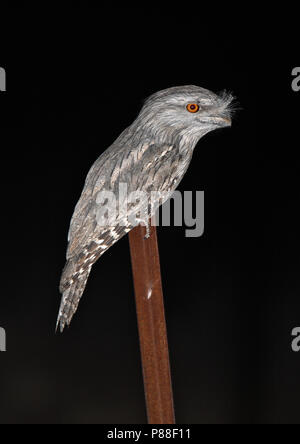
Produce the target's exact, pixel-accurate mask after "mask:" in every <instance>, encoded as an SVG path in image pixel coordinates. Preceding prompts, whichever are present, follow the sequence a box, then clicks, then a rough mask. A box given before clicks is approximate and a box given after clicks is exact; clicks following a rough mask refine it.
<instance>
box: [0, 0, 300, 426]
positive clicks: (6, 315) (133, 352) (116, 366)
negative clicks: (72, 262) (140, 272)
mask: <svg viewBox="0 0 300 444" xmlns="http://www.w3.org/2000/svg"><path fill="white" fill-rule="evenodd" d="M173 8H175V9H173V10H172V11H168V12H163V11H160V10H152V11H147V10H144V12H143V11H142V9H140V10H137V9H134V8H132V9H131V10H130V9H129V10H127V11H126V10H125V9H121V8H120V9H118V8H115V10H114V11H113V12H111V13H108V12H107V11H105V10H103V9H101V8H99V9H96V8H95V9H92V8H90V9H75V8H70V9H69V10H67V11H61V10H57V11H56V12H53V11H52V12H51V13H50V11H47V10H40V11H33V10H32V11H30V10H25V9H21V8H19V9H17V8H16V9H12V8H11V9H10V10H9V11H8V12H5V13H3V14H2V16H1V19H0V21H1V48H0V66H3V67H5V68H6V71H7V92H6V93H0V94H1V95H0V109H1V120H0V131H1V133H0V143H1V179H2V180H1V182H2V186H1V190H2V196H1V197H2V205H1V210H2V222H3V229H2V252H1V256H2V262H3V265H2V268H1V271H2V273H1V275H2V285H1V297H0V326H1V327H4V328H5V329H6V332H7V352H6V353H1V354H0V423H2V424H7V423H10V424H15V423H51V424H56V423H80V424H81V423H108V424H111V423H123V424H126V423H144V422H146V413H145V405H144V395H143V381H142V373H141V365H140V355H139V345H138V334H137V325H136V315H135V305H134V295H133V285H132V276H131V267H130V257H129V249H128V239H127V238H123V239H122V240H121V241H120V242H118V243H117V244H116V245H115V246H114V247H113V248H112V249H111V250H109V251H108V252H107V253H106V254H105V255H104V256H103V257H102V258H101V260H100V261H99V262H98V263H97V264H96V265H95V266H94V268H93V272H92V274H91V276H90V279H89V281H88V285H87V288H86V291H85V294H84V297H83V299H82V301H81V304H80V307H79V311H78V313H77V314H76V316H75V318H74V320H73V322H72V324H71V327H70V328H69V329H68V330H67V331H66V332H65V333H64V334H63V335H60V334H57V335H55V333H54V330H55V323H56V316H57V312H58V307H59V302H60V295H59V292H58V283H59V279H60V273H61V270H62V268H63V265H64V257H65V249H66V235H67V231H68V226H69V221H70V218H71V215H72V211H73V208H74V206H75V204H76V202H77V200H78V198H79V195H80V192H81V189H82V186H83V183H84V179H85V176H86V174H87V172H88V170H89V168H90V166H91V164H92V163H93V162H94V161H95V159H96V158H97V157H98V156H99V155H100V154H101V153H102V152H103V151H104V150H105V149H106V148H107V147H108V146H109V145H110V143H111V142H112V141H113V140H114V139H115V138H116V137H117V136H118V135H119V133H120V132H121V131H122V130H123V129H124V128H125V127H126V126H128V125H129V124H130V123H131V122H132V121H133V119H134V118H135V116H136V115H137V113H138V111H139V109H140V107H141V105H142V103H143V100H144V99H145V98H146V97H147V96H149V95H150V94H151V93H153V92H155V91H157V90H159V89H163V88H167V87H170V86H175V85H184V84H195V85H199V86H203V87H206V88H208V89H211V90H213V91H220V90H222V89H227V90H230V91H232V92H233V93H234V95H235V96H236V97H237V99H238V102H239V105H240V107H241V110H240V111H238V112H237V113H236V116H235V118H234V121H233V126H232V128H231V129H226V130H222V131H216V132H214V133H211V134H209V135H207V136H206V137H205V138H204V139H203V140H201V141H200V142H199V145H198V147H197V148H196V150H195V154H194V158H193V162H192V164H191V166H190V168H189V171H188V173H187V174H186V176H185V178H184V180H183V181H182V182H181V184H180V187H179V189H180V190H182V191H183V190H194V191H195V190H204V191H205V234H204V235H203V236H202V237H200V238H186V237H185V236H184V228H179V227H168V228H167V227H161V228H159V231H158V234H159V243H160V254H161V265H162V275H163V286H164V295H165V305H166V317H167V326H168V336H169V346H170V356H171V367H172V376H173V386H174V398H175V407H176V417H177V421H178V423H186V424H188V423H196V424H199V423H211V424H219V423H225V424H239V423H246V424H248V423H249V424H256V423H269V424H279V423H297V424H299V423H300V413H299V402H300V401H299V398H300V380H299V372H300V353H299V354H297V353H294V352H292V349H291V341H292V337H291V331H292V329H293V328H294V327H298V326H300V297H299V272H298V269H299V234H298V227H299V216H298V206H299V181H298V174H299V164H298V160H297V154H298V150H299V143H298V141H297V138H296V135H297V133H298V128H297V125H298V124H299V111H298V110H299V99H300V92H299V93H296V92H293V91H292V89H291V81H292V77H291V71H292V68H294V67H295V66H299V58H298V59H297V53H299V51H298V50H296V39H295V37H296V31H295V32H293V29H294V28H293V25H292V23H291V22H289V32H288V33H285V34H284V35H283V33H282V32H281V31H282V29H281V27H280V25H279V24H277V23H276V22H275V21H274V22H273V23H272V24H270V23H269V22H268V21H263V20H262V19H260V20H259V19H258V18H257V17H256V18H253V19H252V21H251V24H249V25H246V23H245V20H246V16H247V15H248V12H247V10H246V8H245V11H244V12H243V13H241V15H240V16H239V19H238V20H236V19H234V18H232V19H231V21H230V20H226V19H225V18H224V20H223V17H222V16H221V14H220V17H219V19H220V20H219V21H220V24H219V23H218V20H217V18H216V17H212V16H208V17H207V18H205V16H204V15H203V14H201V13H200V12H198V11H197V10H196V9H194V8H193V7H191V6H188V5H187V6H186V7H184V6H181V9H179V8H177V9H176V7H175V6H173ZM284 20H285V19H283V21H284Z"/></svg>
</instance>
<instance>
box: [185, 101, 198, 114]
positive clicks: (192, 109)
mask: <svg viewBox="0 0 300 444" xmlns="http://www.w3.org/2000/svg"><path fill="white" fill-rule="evenodd" d="M186 109H187V110H188V111H189V112H190V113H196V112H197V111H199V105H198V104H197V103H189V104H188V105H187V107H186Z"/></svg>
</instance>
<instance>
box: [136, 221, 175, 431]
mask: <svg viewBox="0 0 300 444" xmlns="http://www.w3.org/2000/svg"><path fill="white" fill-rule="evenodd" d="M145 235H146V228H145V227H144V226H141V225H139V226H137V227H136V228H134V229H133V230H132V231H131V232H130V233H129V243H130V253H131V262H132V271H133V280H134V289H135V299H136V311H137V320H138V329H139V338H140V349H141V357H142V367H143V377H144V387H145V397H146V407H147V416H148V423H149V424H175V416H174V407H173V394H172V383H171V373H170V364H169V351H168V340H167V329H166V322H165V313H164V301H163V292H162V283H161V273H160V262H159V252H158V244H157V234H156V227H155V226H151V227H150V237H149V238H148V239H146V238H145Z"/></svg>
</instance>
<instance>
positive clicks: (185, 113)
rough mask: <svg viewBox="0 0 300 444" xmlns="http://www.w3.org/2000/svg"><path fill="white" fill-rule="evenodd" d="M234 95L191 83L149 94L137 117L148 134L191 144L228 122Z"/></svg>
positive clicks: (225, 125) (226, 124) (139, 126)
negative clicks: (218, 92)
mask: <svg viewBox="0 0 300 444" xmlns="http://www.w3.org/2000/svg"><path fill="white" fill-rule="evenodd" d="M232 101H233V96H232V95H231V94H229V93H226V92H223V93H221V94H220V95H217V94H215V93H213V92H211V91H209V90H207V89H204V88H200V87H198V86H194V85H188V86H176V87H173V88H168V89H165V90H162V91H159V92H157V93H155V94H153V95H152V96H150V97H149V98H148V99H147V100H146V102H145V104H144V106H143V108H142V110H141V112H140V114H139V116H138V119H137V123H138V128H140V129H143V130H144V131H145V130H146V131H147V132H149V133H150V134H149V135H151V137H160V138H163V139H165V140H166V139H168V140H169V139H170V138H174V137H180V138H184V140H185V141H186V142H191V143H192V144H193V145H194V144H195V143H196V142H197V141H198V140H199V139H200V138H201V137H202V136H204V135H205V134H206V133H208V132H210V131H213V130H215V129H217V128H221V127H227V126H230V125H231V115H232V107H231V103H232Z"/></svg>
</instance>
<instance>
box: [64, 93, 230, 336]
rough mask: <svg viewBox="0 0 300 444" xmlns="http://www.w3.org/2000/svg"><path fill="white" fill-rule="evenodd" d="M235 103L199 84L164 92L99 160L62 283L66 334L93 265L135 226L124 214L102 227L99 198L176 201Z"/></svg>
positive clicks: (79, 208)
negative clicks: (123, 187) (199, 147)
mask: <svg viewBox="0 0 300 444" xmlns="http://www.w3.org/2000/svg"><path fill="white" fill-rule="evenodd" d="M231 102H232V96H231V95H229V94H226V93H223V94H221V95H220V96H218V95H216V94H214V93H212V92H210V91H208V90H206V89H203V88H200V87H198V86H193V85H190V86H180V87H173V88H169V89H166V90H163V91H159V92H157V93H155V94H153V95H152V96H151V97H149V98H148V100H146V102H145V104H144V106H143V108H142V110H141V112H140V114H139V115H138V117H137V118H136V120H135V121H134V122H133V124H132V125H131V126H129V127H128V128H126V129H125V131H123V132H122V134H121V135H120V136H119V137H118V138H117V140H116V141H115V142H114V143H113V144H112V145H111V146H110V147H109V148H108V149H107V150H106V151H105V152H104V153H103V154H102V155H101V156H100V157H99V158H98V160H96V162H95V163H94V165H93V166H92V168H91V170H90V172H89V173H88V176H87V178H86V182H85V186H84V189H83V192H82V195H81V197H80V200H79V202H78V203H77V205H76V208H75V211H74V214H73V218H72V221H71V226H70V231H69V246H68V250H67V263H66V265H65V268H64V271H63V274H62V278H61V283H60V291H61V293H62V294H63V296H62V301H61V307H60V311H59V316H58V321H57V324H58V325H60V329H61V331H62V330H63V329H64V327H65V325H66V324H67V325H69V324H70V322H71V319H72V317H73V315H74V313H75V311H76V309H77V306H78V303H79V300H80V298H81V296H82V293H83V291H84V288H85V285H86V282H87V279H88V276H89V274H90V271H91V267H92V265H93V264H94V263H95V262H96V261H97V259H99V257H100V256H101V255H102V254H103V253H104V252H105V251H106V250H107V249H108V248H110V247H111V246H112V245H113V244H114V243H115V242H117V241H118V240H119V239H120V238H121V237H122V236H124V235H125V234H126V233H128V232H129V231H130V230H131V229H132V228H133V227H134V225H133V224H132V223H129V222H128V221H127V219H126V217H125V216H126V215H124V214H123V213H120V214H117V218H116V223H115V224H114V226H100V225H99V224H98V223H97V218H96V213H97V210H98V207H99V204H97V195H98V193H99V192H100V191H103V190H108V191H113V192H114V193H115V195H116V196H117V197H118V193H119V184H120V183H126V184H127V186H128V193H130V192H132V191H136V190H142V191H145V192H147V193H150V192H151V191H161V192H165V193H166V198H167V197H168V196H170V195H171V194H172V192H173V191H174V190H175V188H176V187H177V186H178V184H179V182H180V181H181V179H182V177H183V176H184V174H185V172H186V170H187V168H188V166H189V163H190V161H191V158H192V154H193V149H194V147H195V145H196V144H197V142H198V141H199V139H200V138H201V137H202V136H204V135H205V134H206V133H208V132H210V131H212V130H214V129H216V128H218V127H222V126H228V125H230V123H231V120H230V114H231V109H230V104H231ZM189 103H196V104H198V105H199V111H198V112H196V113H191V112H189V111H188V110H187V105H188V104H189ZM166 198H165V199H164V200H166ZM161 203H162V202H161V201H159V200H158V201H157V202H155V203H154V205H153V207H151V208H149V207H148V202H139V203H138V204H137V205H133V206H131V208H129V209H128V215H129V213H134V214H137V212H138V210H139V209H142V208H144V207H145V206H147V211H149V213H150V214H149V216H152V215H153V214H154V212H155V210H156V208H157V207H158V206H159V205H160V204H161ZM145 222H146V221H145Z"/></svg>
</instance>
